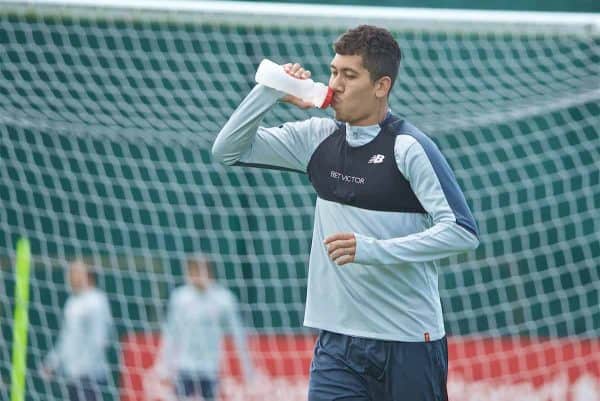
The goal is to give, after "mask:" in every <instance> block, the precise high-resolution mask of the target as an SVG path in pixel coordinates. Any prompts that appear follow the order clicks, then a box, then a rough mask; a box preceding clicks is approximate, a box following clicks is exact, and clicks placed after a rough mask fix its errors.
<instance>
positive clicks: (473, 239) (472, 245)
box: [466, 234, 479, 251]
mask: <svg viewBox="0 0 600 401" xmlns="http://www.w3.org/2000/svg"><path fill="white" fill-rule="evenodd" d="M466 245H467V249H468V250H469V251H474V250H475V249H477V248H478V247H479V237H478V236H476V235H475V234H471V235H469V238H468V239H467V244H466Z"/></svg>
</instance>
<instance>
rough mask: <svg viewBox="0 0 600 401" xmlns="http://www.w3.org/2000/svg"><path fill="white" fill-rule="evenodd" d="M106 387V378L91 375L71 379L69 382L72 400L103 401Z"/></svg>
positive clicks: (70, 398) (68, 389)
mask: <svg viewBox="0 0 600 401" xmlns="http://www.w3.org/2000/svg"><path fill="white" fill-rule="evenodd" d="M104 387H106V380H105V379H96V378H92V377H89V376H83V377H80V378H79V379H70V380H69V381H68V382H67V391H68V393H69V400H70V401H102V399H103V398H102V389H103V388H104Z"/></svg>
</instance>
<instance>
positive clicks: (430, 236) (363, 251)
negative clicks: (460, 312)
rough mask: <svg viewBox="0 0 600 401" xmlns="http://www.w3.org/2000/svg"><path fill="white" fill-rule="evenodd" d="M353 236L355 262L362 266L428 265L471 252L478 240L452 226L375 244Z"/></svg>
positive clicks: (453, 224)
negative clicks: (415, 263) (426, 263)
mask: <svg viewBox="0 0 600 401" xmlns="http://www.w3.org/2000/svg"><path fill="white" fill-rule="evenodd" d="M355 235H356V255H355V258H354V261H355V262H356V263H360V264H365V265H392V264H398V263H402V262H427V261H432V260H437V259H442V258H445V257H448V256H452V255H456V254H459V253H462V252H466V251H469V250H473V249H475V248H477V246H478V245H479V239H478V238H477V237H476V236H475V235H473V234H472V233H470V232H468V231H467V230H465V229H464V228H463V227H461V226H459V225H458V224H456V223H453V222H441V223H437V224H435V225H434V226H433V227H431V228H429V229H427V230H425V231H422V232H419V233H415V234H411V235H407V236H405V237H399V238H391V239H385V240H378V239H375V238H370V237H366V236H363V235H360V234H355Z"/></svg>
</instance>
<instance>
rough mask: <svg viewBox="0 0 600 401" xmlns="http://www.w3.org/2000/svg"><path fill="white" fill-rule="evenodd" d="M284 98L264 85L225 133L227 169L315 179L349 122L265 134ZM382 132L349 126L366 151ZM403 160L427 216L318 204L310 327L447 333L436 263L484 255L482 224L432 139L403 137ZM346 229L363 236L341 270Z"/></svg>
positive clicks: (378, 333)
mask: <svg viewBox="0 0 600 401" xmlns="http://www.w3.org/2000/svg"><path fill="white" fill-rule="evenodd" d="M282 96H284V94H283V93H281V92H279V91H276V90H273V89H270V88H267V87H264V86H262V85H257V86H256V87H255V88H254V89H253V90H252V91H251V92H250V94H249V95H248V96H247V97H246V98H245V99H244V100H243V101H242V103H241V104H240V105H239V106H238V108H237V109H236V110H235V112H234V113H233V114H232V115H231V117H230V119H229V121H227V123H226V124H225V126H224V127H223V128H222V130H221V132H220V133H219V134H218V136H217V138H216V140H215V143H214V145H213V149H212V153H213V156H214V158H215V159H216V160H218V161H220V162H221V163H223V164H226V165H234V164H241V165H244V164H247V165H254V166H265V167H275V168H284V169H291V170H296V171H300V172H306V171H307V167H308V166H309V163H310V161H311V157H312V155H313V153H314V152H315V150H316V149H317V148H318V147H319V145H320V144H321V143H323V141H324V140H325V139H327V138H328V137H329V136H331V135H332V134H333V133H334V132H336V131H337V130H338V124H339V123H338V122H336V121H335V120H333V119H330V118H310V119H308V120H305V121H299V122H288V123H285V124H283V125H281V126H279V127H272V128H265V127H261V126H260V122H261V120H262V118H263V116H264V115H265V113H267V112H268V111H269V110H270V109H271V108H272V107H273V106H274V105H275V104H276V103H277V101H278V100H279V99H280V98H281V97H282ZM380 130H381V127H380V126H379V125H372V126H351V125H349V124H346V142H347V144H348V145H349V146H350V147H360V146H363V145H366V144H368V143H370V142H371V141H372V140H373V139H374V138H375V137H377V135H378V134H379V132H380ZM374 156H377V155H374ZM394 156H395V162H396V165H397V168H398V170H399V172H400V173H401V174H402V176H403V177H404V178H405V179H406V180H407V181H408V183H409V184H410V188H411V189H412V192H413V193H414V195H416V198H417V199H418V201H419V202H420V204H421V205H422V207H423V209H424V210H425V211H426V213H410V212H389V211H379V210H369V209H365V208H360V207H355V206H352V205H348V204H343V203H339V202H335V201H331V200H325V199H322V198H321V197H317V201H316V209H315V222H314V230H313V238H312V245H311V252H310V260H309V275H308V290H307V291H308V292H307V300H306V311H305V317H304V324H305V325H306V326H309V327H314V328H318V329H323V330H328V331H332V332H336V333H341V334H346V335H351V336H359V337H367V338H375V339H382V340H394V341H407V342H421V341H428V340H437V339H440V338H442V337H443V336H444V335H445V330H444V323H443V317H442V308H441V302H440V297H439V290H438V266H437V263H436V260H438V259H441V258H444V257H447V256H451V255H454V254H457V253H460V252H464V251H467V250H472V249H475V248H476V247H477V246H478V244H479V240H478V234H477V228H476V224H475V222H474V220H473V217H472V215H471V212H470V211H469V208H468V206H467V205H466V201H465V199H464V196H463V194H462V192H461V191H460V189H459V188H458V185H457V184H456V179H455V177H454V174H453V173H452V171H451V170H450V168H449V166H448V164H447V163H446V162H445V159H444V158H443V156H442V155H441V153H440V152H439V150H438V149H437V147H436V146H435V144H434V143H433V142H432V141H431V139H429V138H428V137H426V136H425V135H424V134H422V133H420V132H417V135H409V134H407V135H397V137H396V139H395V142H394ZM374 161H375V160H374ZM338 174H339V173H338V172H332V176H334V175H335V178H337V179H339V178H340V177H342V178H343V172H342V175H341V176H338ZM351 178H354V177H351ZM359 183H360V182H359ZM343 232H352V233H354V234H355V237H356V255H355V260H354V262H353V263H350V264H346V265H343V266H338V265H336V264H335V263H334V262H333V261H331V260H330V258H329V257H328V253H327V249H326V247H325V245H324V244H323V241H324V239H325V238H327V237H328V236H330V235H333V234H336V233H343Z"/></svg>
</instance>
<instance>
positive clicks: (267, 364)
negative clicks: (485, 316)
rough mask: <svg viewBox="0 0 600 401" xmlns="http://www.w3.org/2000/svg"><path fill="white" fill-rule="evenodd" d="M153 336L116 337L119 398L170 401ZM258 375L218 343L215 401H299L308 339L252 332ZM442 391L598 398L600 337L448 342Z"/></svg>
mask: <svg viewBox="0 0 600 401" xmlns="http://www.w3.org/2000/svg"><path fill="white" fill-rule="evenodd" d="M158 343H159V338H158V335H155V334H136V335H130V336H127V337H125V338H123V339H122V348H121V350H122V359H121V361H122V363H123V367H122V372H121V373H122V374H121V401H173V400H175V397H174V395H173V391H172V388H171V385H170V383H168V382H164V381H160V380H158V379H157V377H156V376H154V375H153V374H152V372H151V369H150V368H151V367H152V365H153V362H154V356H155V354H156V351H157V347H158ZM248 344H249V348H250V350H251V354H252V358H253V363H254V365H255V367H256V371H257V372H259V373H258V374H257V375H256V377H254V378H253V379H252V380H251V381H250V382H244V381H243V380H242V379H241V377H240V364H239V361H238V360H237V357H236V353H235V350H234V348H233V346H232V342H231V341H229V340H227V341H226V343H225V350H224V352H225V355H226V358H225V360H224V362H223V367H222V373H221V379H220V389H221V394H220V396H221V400H222V401H254V400H257V401H258V400H261V401H280V400H286V401H296V400H298V401H300V400H303V401H304V400H306V389H307V385H308V371H309V366H310V360H311V357H312V348H313V345H314V337H312V336H305V335H257V336H253V337H251V338H249V341H248ZM449 355H450V372H449V380H448V392H449V395H450V399H451V400H460V401H471V400H472V401H481V400H491V401H515V400H530V401H592V400H600V340H598V339H596V340H589V339H577V338H564V339H548V340H542V339H537V340H532V339H525V338H514V337H501V338H481V337H466V338H464V337H452V338H450V339H449Z"/></svg>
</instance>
